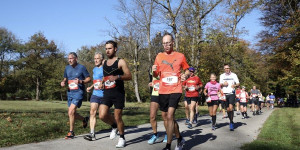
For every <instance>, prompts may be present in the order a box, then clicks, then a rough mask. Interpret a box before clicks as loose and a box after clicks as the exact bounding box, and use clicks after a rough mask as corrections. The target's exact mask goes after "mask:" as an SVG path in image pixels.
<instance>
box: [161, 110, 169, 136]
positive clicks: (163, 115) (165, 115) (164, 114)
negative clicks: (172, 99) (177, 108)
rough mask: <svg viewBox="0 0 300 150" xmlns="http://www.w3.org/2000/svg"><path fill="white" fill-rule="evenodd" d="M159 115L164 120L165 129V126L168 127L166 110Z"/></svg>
mask: <svg viewBox="0 0 300 150" xmlns="http://www.w3.org/2000/svg"><path fill="white" fill-rule="evenodd" d="M161 116H162V118H163V120H164V126H165V129H166V131H167V127H168V112H163V111H162V112H161Z"/></svg>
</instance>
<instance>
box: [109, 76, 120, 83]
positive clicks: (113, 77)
mask: <svg viewBox="0 0 300 150" xmlns="http://www.w3.org/2000/svg"><path fill="white" fill-rule="evenodd" d="M117 79H118V76H109V77H108V80H109V81H110V82H114V81H116V80H117Z"/></svg>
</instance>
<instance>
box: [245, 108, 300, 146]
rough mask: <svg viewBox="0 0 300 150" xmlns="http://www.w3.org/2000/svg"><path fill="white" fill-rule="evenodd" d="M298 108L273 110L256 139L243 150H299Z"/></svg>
mask: <svg viewBox="0 0 300 150" xmlns="http://www.w3.org/2000/svg"><path fill="white" fill-rule="evenodd" d="M299 112H300V108H280V109H277V110H275V111H274V112H273V113H272V114H271V115H270V117H269V118H268V120H267V121H266V122H265V124H264V126H263V128H262V130H261V132H260V134H259V135H258V138H257V139H256V140H254V141H253V142H251V143H249V144H245V145H244V146H243V147H242V149H243V150H252V149H256V150H283V149H284V150H296V149H300V113H299Z"/></svg>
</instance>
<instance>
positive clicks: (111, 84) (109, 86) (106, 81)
mask: <svg viewBox="0 0 300 150" xmlns="http://www.w3.org/2000/svg"><path fill="white" fill-rule="evenodd" d="M108 77H109V76H107V77H104V86H105V89H112V88H115V87H116V81H112V82H111V81H109V79H108Z"/></svg>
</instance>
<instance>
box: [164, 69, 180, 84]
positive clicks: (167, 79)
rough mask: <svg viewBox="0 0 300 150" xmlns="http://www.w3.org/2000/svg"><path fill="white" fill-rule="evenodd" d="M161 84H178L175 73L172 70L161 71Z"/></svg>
mask: <svg viewBox="0 0 300 150" xmlns="http://www.w3.org/2000/svg"><path fill="white" fill-rule="evenodd" d="M162 84H163V86H177V84H178V76H177V74H176V73H172V72H164V73H162Z"/></svg>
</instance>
